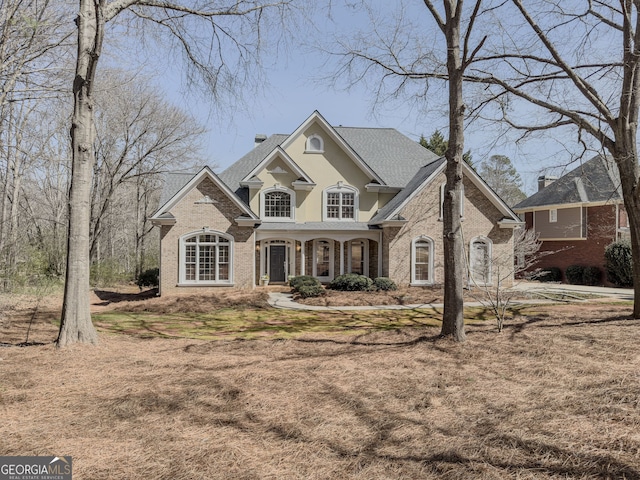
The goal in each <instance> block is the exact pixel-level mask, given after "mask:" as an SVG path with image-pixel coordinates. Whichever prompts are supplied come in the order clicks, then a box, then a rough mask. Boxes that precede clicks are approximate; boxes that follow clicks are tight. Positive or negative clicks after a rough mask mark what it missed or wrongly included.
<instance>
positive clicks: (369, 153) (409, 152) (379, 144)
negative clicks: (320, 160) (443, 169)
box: [335, 127, 438, 188]
mask: <svg viewBox="0 0 640 480" xmlns="http://www.w3.org/2000/svg"><path fill="white" fill-rule="evenodd" d="M335 130H336V132H338V133H339V134H340V136H341V137H342V138H344V140H345V141H346V142H347V143H348V144H349V145H351V148H353V150H354V151H356V152H357V153H358V155H359V156H360V157H361V158H363V159H364V160H365V161H366V162H367V164H368V165H369V166H370V167H371V168H372V169H373V170H375V172H376V173H377V174H378V176H379V177H380V178H381V179H382V180H383V181H384V183H385V184H386V185H389V186H392V187H399V188H404V187H405V186H407V184H408V183H409V181H410V180H411V179H412V178H413V177H414V176H415V175H416V173H417V172H418V170H420V168H421V167H423V166H424V165H427V164H429V163H431V162H433V161H434V160H437V159H438V155H436V154H435V153H433V152H432V151H430V150H427V149H426V148H424V147H423V146H422V145H420V144H419V143H418V142H417V141H415V140H412V139H410V138H409V137H407V136H405V135H403V134H402V133H400V132H398V131H397V130H395V129H393V128H357V127H335Z"/></svg>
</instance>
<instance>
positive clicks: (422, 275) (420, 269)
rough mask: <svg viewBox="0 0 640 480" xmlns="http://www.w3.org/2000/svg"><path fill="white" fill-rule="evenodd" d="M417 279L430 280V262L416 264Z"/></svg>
mask: <svg viewBox="0 0 640 480" xmlns="http://www.w3.org/2000/svg"><path fill="white" fill-rule="evenodd" d="M416 281H419V282H428V281H429V265H428V264H426V265H425V264H416Z"/></svg>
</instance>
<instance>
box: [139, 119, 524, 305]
mask: <svg viewBox="0 0 640 480" xmlns="http://www.w3.org/2000/svg"><path fill="white" fill-rule="evenodd" d="M444 167H445V159H444V158H442V157H437V156H436V155H435V154H433V153H432V152H430V151H429V150H427V149H425V148H423V147H422V146H421V145H419V144H418V143H417V142H415V141H413V140H411V139H410V138H408V137H406V136H404V135H402V134H401V133H399V132H398V131H396V130H394V129H386V128H350V127H342V126H340V127H334V126H331V125H330V124H329V123H328V122H327V121H326V120H325V119H324V118H323V117H322V116H321V115H320V114H319V113H318V112H314V113H313V114H312V115H311V116H310V117H309V118H307V119H306V120H305V121H304V122H303V123H302V125H300V126H299V127H298V128H297V129H296V130H295V131H294V132H293V133H291V134H290V135H272V136H269V137H266V136H258V137H256V145H255V146H254V148H253V150H251V151H250V152H249V153H248V154H246V155H245V156H244V157H242V158H241V159H240V160H238V161H237V162H236V163H235V164H233V165H232V166H230V167H229V168H228V169H227V170H225V171H224V172H222V173H221V174H220V175H216V174H215V173H213V172H212V171H211V170H210V169H209V168H206V167H205V168H204V169H202V170H201V171H200V172H198V173H196V174H195V175H185V174H174V175H169V176H168V177H167V182H166V187H165V190H164V192H163V197H162V200H161V206H160V208H159V209H158V211H157V212H156V213H155V214H154V215H153V217H152V221H153V222H154V224H155V225H158V226H159V227H160V238H161V253H160V260H161V269H160V278H161V280H160V291H161V294H169V293H171V294H175V293H179V292H193V289H194V287H197V289H203V288H205V289H206V288H210V287H211V288H213V287H216V288H217V287H220V286H236V287H253V286H255V285H258V284H259V281H260V277H262V276H265V275H268V276H269V278H270V282H272V283H284V282H286V281H287V277H288V276H290V275H303V274H306V275H313V276H314V277H317V278H318V279H320V280H321V281H322V282H329V281H331V280H332V279H333V278H334V277H335V276H337V275H339V274H343V273H348V272H353V273H359V274H363V275H367V276H369V277H372V278H375V277H378V276H388V277H391V278H392V279H393V280H395V281H396V282H398V283H399V284H405V285H433V284H436V283H441V282H442V281H443V279H444V273H443V260H442V252H443V242H442V200H443V197H442V196H443V191H444V183H445V174H444ZM463 200H464V201H463V211H461V212H460V213H461V216H462V220H463V235H464V240H465V243H466V245H467V246H468V251H469V252H470V254H469V264H470V265H471V269H470V270H471V274H472V275H474V280H475V281H481V282H482V283H490V282H493V281H494V279H493V276H492V274H491V258H492V256H493V255H494V254H497V253H505V252H513V228H514V227H515V226H517V225H519V224H521V222H520V221H519V219H518V217H517V216H516V215H515V213H513V211H512V210H511V209H510V208H509V207H508V206H507V205H506V204H505V203H504V202H503V201H502V200H501V199H500V198H499V197H498V196H497V195H496V194H495V193H494V192H493V191H492V190H491V189H490V188H489V187H488V186H487V185H486V184H485V183H484V182H483V181H482V179H481V178H480V177H479V176H478V175H477V173H475V171H473V170H472V169H471V168H468V167H467V166H466V164H465V166H464V199H463Z"/></svg>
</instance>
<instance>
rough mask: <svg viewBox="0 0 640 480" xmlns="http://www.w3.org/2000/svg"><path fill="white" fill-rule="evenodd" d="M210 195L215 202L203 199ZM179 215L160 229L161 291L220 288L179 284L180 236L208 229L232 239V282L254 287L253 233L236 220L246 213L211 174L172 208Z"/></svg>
mask: <svg viewBox="0 0 640 480" xmlns="http://www.w3.org/2000/svg"><path fill="white" fill-rule="evenodd" d="M205 196H208V197H209V198H210V199H212V200H213V202H214V203H206V202H200V201H201V200H202V199H203V198H204V197H205ZM170 213H171V214H172V215H173V216H174V217H175V218H176V223H175V224H174V225H163V226H162V227H161V231H160V245H161V247H160V259H161V276H160V294H161V295H177V294H182V293H188V294H193V293H202V292H206V291H212V290H214V289H217V288H220V286H228V285H225V284H221V285H215V286H212V285H180V284H179V283H180V282H179V280H180V279H179V256H180V237H182V236H183V235H186V234H189V233H195V232H198V231H200V232H203V231H204V230H203V229H208V230H210V231H211V232H212V233H213V232H221V233H225V234H227V235H230V236H231V237H232V238H233V247H232V272H233V273H232V283H231V285H233V286H235V287H241V288H253V286H254V285H255V283H254V278H255V277H254V275H255V273H254V272H255V268H254V264H253V262H252V261H251V260H249V261H247V259H252V258H254V232H253V228H251V227H239V226H238V225H237V224H236V223H235V222H234V219H235V218H237V217H239V216H240V215H242V214H243V213H244V212H242V210H241V209H240V208H239V207H238V206H237V205H236V204H235V203H234V202H233V201H232V200H231V199H230V198H229V197H228V196H227V194H226V193H225V192H223V191H222V190H220V189H219V188H218V187H217V186H216V185H215V184H214V182H213V181H212V180H211V179H209V178H208V177H204V178H203V180H202V181H201V182H200V183H199V184H198V185H197V186H196V187H195V188H193V189H191V190H190V191H189V192H187V193H186V195H185V196H184V197H183V198H182V199H181V200H180V201H179V202H178V203H177V204H176V205H175V206H174V207H173V208H172V209H171V210H170Z"/></svg>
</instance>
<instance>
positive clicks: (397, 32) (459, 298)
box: [336, 0, 485, 341]
mask: <svg viewBox="0 0 640 480" xmlns="http://www.w3.org/2000/svg"><path fill="white" fill-rule="evenodd" d="M424 4H425V6H426V8H427V10H428V12H429V14H430V16H431V20H432V21H433V22H434V24H435V26H436V27H437V30H436V32H437V33H439V34H440V35H439V36H438V37H437V38H438V40H436V42H435V43H434V41H433V39H431V40H430V41H429V40H426V41H425V39H424V38H416V35H415V29H416V28H417V27H416V26H415V25H413V24H412V22H411V21H410V20H408V19H407V18H405V17H402V16H401V17H399V18H398V20H397V22H396V24H395V25H393V26H392V28H391V29H390V30H384V29H382V28H378V26H377V25H376V24H375V18H374V19H373V21H374V27H373V30H374V32H373V34H371V33H370V32H368V33H367V34H363V35H361V36H359V37H356V38H355V40H351V41H347V42H342V43H341V45H340V46H341V49H342V51H341V52H340V55H341V56H342V58H343V63H342V68H341V69H340V70H339V71H338V73H337V75H336V77H340V76H342V75H343V74H346V75H347V76H348V78H350V79H351V81H352V82H358V81H370V79H371V76H372V74H373V73H375V75H376V76H377V78H379V79H380V82H379V83H378V84H377V85H376V86H375V87H374V89H375V98H376V101H378V102H383V101H385V100H386V99H388V98H389V97H392V98H394V99H396V98H399V97H405V96H406V95H407V94H408V90H409V89H410V85H414V86H415V85H418V87H417V88H418V90H417V91H415V92H412V93H410V96H412V97H413V98H414V99H419V100H420V99H425V98H429V94H428V90H429V86H430V82H431V81H433V80H443V81H446V82H447V89H448V111H449V136H448V140H447V145H448V148H447V150H446V152H445V157H446V159H447V166H446V178H447V182H446V186H445V200H444V214H443V237H444V264H445V268H444V270H445V280H444V315H443V322H442V330H441V334H442V335H443V336H451V337H452V338H454V339H455V340H457V341H464V339H465V333H464V321H463V308H464V302H463V288H464V284H465V277H466V276H465V271H466V265H465V255H464V245H463V240H462V229H461V223H460V215H459V212H460V199H461V191H462V162H463V161H464V160H463V155H464V121H465V117H466V112H465V108H466V106H465V100H464V98H463V88H462V87H463V80H464V75H465V72H466V71H467V69H468V68H469V65H470V64H471V63H472V62H473V61H474V57H475V56H476V55H477V54H478V52H479V51H480V50H481V49H482V45H483V43H484V41H485V38H483V37H477V36H476V35H475V34H474V26H475V23H476V20H477V19H478V18H479V17H480V15H482V14H483V13H484V12H483V10H482V5H483V1H482V0H475V1H472V2H471V3H470V4H471V6H470V7H465V6H464V1H463V0H442V2H435V1H432V0H424ZM372 17H375V14H372ZM420 28H424V26H423V25H421V26H420ZM432 36H433V35H432ZM424 45H433V46H431V47H428V48H426V47H425V46H424ZM385 86H386V87H387V88H389V86H390V90H385ZM387 92H389V93H387Z"/></svg>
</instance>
